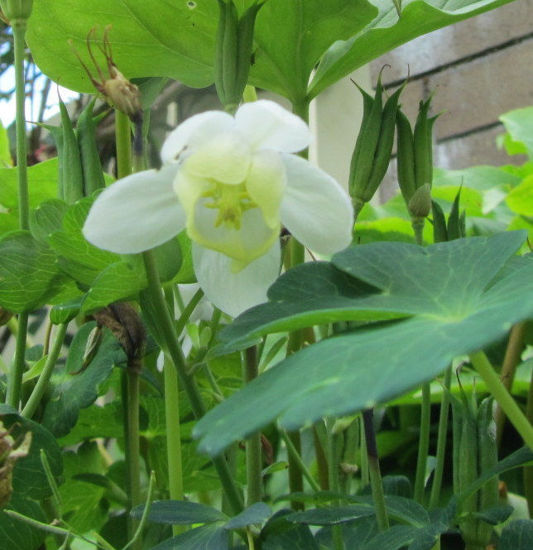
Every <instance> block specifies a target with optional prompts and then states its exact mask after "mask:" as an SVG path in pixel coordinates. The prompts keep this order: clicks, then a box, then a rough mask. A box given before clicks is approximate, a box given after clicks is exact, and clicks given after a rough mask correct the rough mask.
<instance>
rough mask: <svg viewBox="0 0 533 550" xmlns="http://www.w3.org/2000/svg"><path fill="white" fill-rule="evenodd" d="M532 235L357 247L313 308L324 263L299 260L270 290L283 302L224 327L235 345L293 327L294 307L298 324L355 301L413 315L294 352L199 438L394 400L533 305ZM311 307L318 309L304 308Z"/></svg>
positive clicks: (207, 422)
mask: <svg viewBox="0 0 533 550" xmlns="http://www.w3.org/2000/svg"><path fill="white" fill-rule="evenodd" d="M523 239H524V234H523V233H522V232H512V233H511V232H509V233H503V234H499V235H495V236H493V237H490V238H487V237H476V238H470V239H458V240H455V241H452V242H449V243H440V244H436V245H431V246H428V247H426V248H422V247H418V246H415V245H408V244H403V243H377V244H371V245H363V246H355V247H352V248H349V249H347V250H345V251H343V252H341V253H339V254H337V255H335V256H334V258H333V264H334V265H335V266H336V268H337V269H339V270H342V271H341V272H340V274H339V276H338V278H336V279H335V277H334V276H333V273H332V275H331V277H329V279H328V278H325V277H324V278H322V280H321V281H320V283H321V287H322V289H320V288H317V287H315V288H314V289H313V290H315V291H318V292H323V293H324V294H327V295H328V300H324V304H323V309H324V311H322V312H320V311H317V308H316V307H315V301H314V300H315V299H316V298H314V297H313V296H308V295H307V294H306V290H307V288H308V286H307V285H308V280H307V278H306V277H305V276H304V273H305V270H307V269H310V270H311V271H313V270H315V269H316V267H314V266H313V265H310V266H309V268H307V267H306V266H301V268H299V274H300V277H299V278H298V281H299V283H298V286H296V285H290V287H288V288H287V287H281V288H283V292H279V290H280V286H278V287H277V288H276V285H277V284H278V283H276V284H275V285H274V286H273V287H272V288H271V290H270V293H269V297H270V298H271V299H273V298H275V299H276V302H275V303H274V302H272V303H269V304H265V305H263V306H258V307H256V308H253V309H251V310H249V311H248V312H245V313H244V314H243V315H242V316H241V317H239V318H238V319H237V320H236V322H235V323H234V324H233V325H232V326H231V327H230V328H229V329H228V332H226V339H227V340H228V342H227V343H228V344H229V345H235V344H236V343H239V344H240V343H242V342H245V341H249V338H250V336H253V337H254V338H257V337H258V336H260V335H264V334H266V333H268V332H272V331H273V330H279V327H280V326H281V327H282V329H283V330H286V328H285V327H287V326H290V325H291V318H292V317H296V318H297V319H299V323H298V324H299V326H303V325H304V324H305V322H307V323H308V324H320V323H325V322H330V320H331V318H332V312H333V313H335V312H339V313H340V314H339V315H338V316H337V318H344V319H345V320H346V319H349V312H350V311H351V312H352V318H355V319H360V318H361V316H360V314H361V311H371V312H372V311H374V312H376V311H378V312H379V311H383V312H385V311H387V310H388V311H392V312H395V313H396V315H398V314H403V315H413V317H412V318H410V319H407V320H403V321H400V322H396V323H392V324H388V325H385V326H369V327H368V328H365V329H360V330H357V331H354V332H345V333H342V334H340V335H339V336H337V337H334V338H330V339H327V340H323V341H321V342H319V343H318V344H316V345H313V346H310V347H308V348H305V349H303V350H302V351H300V352H299V353H297V354H294V355H292V356H290V357H288V358H287V359H286V360H284V361H282V362H281V363H279V364H278V365H276V366H275V367H273V368H271V369H269V370H268V371H266V372H265V373H264V374H262V375H261V376H260V377H259V378H257V379H256V380H254V381H253V382H252V383H250V384H248V385H247V386H246V387H245V388H244V389H242V390H241V391H238V392H237V393H235V394H234V395H232V396H231V397H230V398H229V399H227V400H225V401H224V402H223V403H221V404H220V405H218V406H217V407H216V408H215V409H212V410H211V411H209V412H208V413H207V415H206V416H204V417H203V418H202V419H201V420H200V421H199V422H198V424H197V425H196V427H195V430H194V435H195V437H196V438H198V439H200V440H201V441H200V449H201V450H202V451H204V452H207V453H208V454H211V455H215V454H218V453H220V452H221V451H222V450H223V449H224V448H225V447H226V446H227V445H229V444H230V443H232V442H234V441H237V440H240V439H243V438H245V437H246V436H248V435H250V434H251V433H254V432H256V431H257V430H259V429H260V428H262V427H263V426H265V425H266V424H268V423H269V422H271V421H273V420H274V419H275V418H279V422H280V424H281V425H282V426H283V427H285V428H286V429H289V430H293V429H297V428H299V427H301V426H304V425H310V424H312V423H313V422H315V421H317V420H318V419H319V418H321V417H322V416H341V415H347V414H351V413H354V412H356V411H359V410H361V409H364V408H368V407H373V406H375V405H376V404H377V403H384V402H386V401H388V400H390V399H392V398H394V397H397V396H399V395H401V394H402V393H405V392H406V391H408V390H409V389H411V388H414V387H416V386H417V385H419V384H421V383H422V382H425V381H429V380H431V379H432V378H434V377H435V376H436V375H438V374H439V373H440V372H442V370H443V369H444V368H445V367H446V366H447V365H449V364H450V363H451V361H452V360H453V359H454V358H455V357H457V356H459V355H463V354H466V353H470V352H473V351H476V350H479V349H481V348H483V347H484V346H486V345H488V344H489V343H491V342H493V341H494V340H496V339H498V338H500V337H502V336H503V335H504V334H505V333H506V332H507V331H508V330H509V328H510V327H511V326H512V324H514V323H516V322H518V321H520V320H522V319H525V318H527V317H530V316H531V315H532V314H533V256H532V255H527V256H524V257H521V258H518V257H513V255H514V253H515V251H516V250H517V249H518V248H519V247H520V245H521V244H522V242H523ZM331 270H333V267H331ZM313 272H314V271H313ZM343 273H344V274H349V275H351V276H352V277H353V283H352V286H351V287H350V293H349V294H348V296H346V293H344V294H343V292H345V291H344V288H343V287H342V286H341V285H339V284H335V281H337V282H338V281H342V280H343V278H342V275H343ZM289 274H290V272H289V273H288V274H287V275H288V276H289V277H291V280H292V276H290V275H289ZM282 280H283V277H282V278H281V279H280V280H279V283H281V281H282ZM357 280H360V281H363V283H364V284H365V288H366V289H368V285H373V286H374V287H376V288H379V289H380V290H381V291H380V292H374V293H370V294H367V295H361V296H360V297H359V298H358V297H357V294H356V293H354V290H353V288H354V286H356V285H357ZM332 281H333V283H332ZM294 282H296V280H294ZM317 285H318V286H320V284H319V283H318V282H317ZM289 288H290V290H289ZM530 298H531V299H530ZM293 299H294V301H293ZM318 299H320V297H319V298H318ZM328 304H329V306H330V307H329V308H327V305H328ZM273 305H275V306H276V307H277V308H278V309H279V311H280V313H276V312H275V311H274V310H273V308H272V306H273ZM307 306H309V309H310V312H311V314H310V315H307V317H306V313H305V310H306V307H307ZM265 311H266V313H267V314H268V315H263V313H264V312H265ZM384 342H386V343H387V345H383V343H384ZM400 374H401V375H400Z"/></svg>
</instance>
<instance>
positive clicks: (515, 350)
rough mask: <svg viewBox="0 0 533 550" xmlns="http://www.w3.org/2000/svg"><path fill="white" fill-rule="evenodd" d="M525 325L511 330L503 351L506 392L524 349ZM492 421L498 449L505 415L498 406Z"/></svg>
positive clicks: (502, 374) (519, 324)
mask: <svg viewBox="0 0 533 550" xmlns="http://www.w3.org/2000/svg"><path fill="white" fill-rule="evenodd" d="M525 327H526V323H525V322H522V323H517V324H516V325H514V326H513V328H512V329H511V332H510V334H509V342H508V344H507V349H506V350H505V357H504V358H503V363H502V369H501V371H500V380H501V381H502V384H503V385H504V386H505V388H506V389H507V390H508V391H511V387H512V385H513V380H514V376H515V372H516V367H517V366H518V364H519V363H520V357H521V355H522V351H523V349H524V332H525ZM494 421H495V422H496V442H497V445H498V447H499V446H500V442H501V439H502V433H503V426H504V424H505V414H503V411H502V409H501V407H500V406H499V405H497V406H496V410H495V412H494Z"/></svg>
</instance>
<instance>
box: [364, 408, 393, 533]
mask: <svg viewBox="0 0 533 550" xmlns="http://www.w3.org/2000/svg"><path fill="white" fill-rule="evenodd" d="M363 424H364V429H365V441H366V449H367V456H368V470H369V474H370V488H371V490H372V498H373V500H374V508H375V510H376V520H377V524H378V529H379V531H386V530H387V529H388V528H389V517H388V515H387V507H386V506H385V493H384V492H383V480H382V479H381V472H380V469H379V458H378V447H377V444H376V432H375V430H374V411H373V409H367V410H365V411H363Z"/></svg>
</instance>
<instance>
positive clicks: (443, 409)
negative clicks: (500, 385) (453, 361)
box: [429, 367, 452, 508]
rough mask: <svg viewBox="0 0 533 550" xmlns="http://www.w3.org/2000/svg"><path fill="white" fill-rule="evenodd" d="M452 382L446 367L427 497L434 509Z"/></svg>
mask: <svg viewBox="0 0 533 550" xmlns="http://www.w3.org/2000/svg"><path fill="white" fill-rule="evenodd" d="M451 380H452V369H451V367H448V368H447V369H446V372H445V373H444V388H443V391H442V398H441V402H440V416H439V432H438V435H437V453H436V455H437V457H436V463H435V473H434V475H433V484H432V485H431V494H430V497H429V507H430V508H436V507H437V506H438V505H439V500H440V491H441V488H442V476H443V474H444V459H445V454H446V440H447V437H448V416H449V413H450V384H451Z"/></svg>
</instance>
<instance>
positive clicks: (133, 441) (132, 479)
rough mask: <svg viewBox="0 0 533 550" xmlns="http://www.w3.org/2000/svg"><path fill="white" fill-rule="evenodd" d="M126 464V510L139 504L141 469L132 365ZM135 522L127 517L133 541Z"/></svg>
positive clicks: (135, 375)
mask: <svg viewBox="0 0 533 550" xmlns="http://www.w3.org/2000/svg"><path fill="white" fill-rule="evenodd" d="M125 376H126V402H125V403H124V406H125V407H126V446H125V449H126V457H125V459H126V464H127V472H128V501H129V506H128V508H129V509H130V510H131V509H132V508H134V507H135V506H137V504H140V503H141V480H140V475H141V467H140V443H139V372H138V370H137V368H135V366H133V365H129V364H128V366H127V368H126V374H125ZM137 523H138V522H137V521H135V520H133V519H132V518H131V517H130V516H129V515H128V538H129V539H133V537H134V535H135V531H136V530H137ZM132 547H133V548H134V549H135V550H140V549H141V547H142V543H141V541H139V540H138V541H135V543H134V544H133V545H132Z"/></svg>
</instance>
